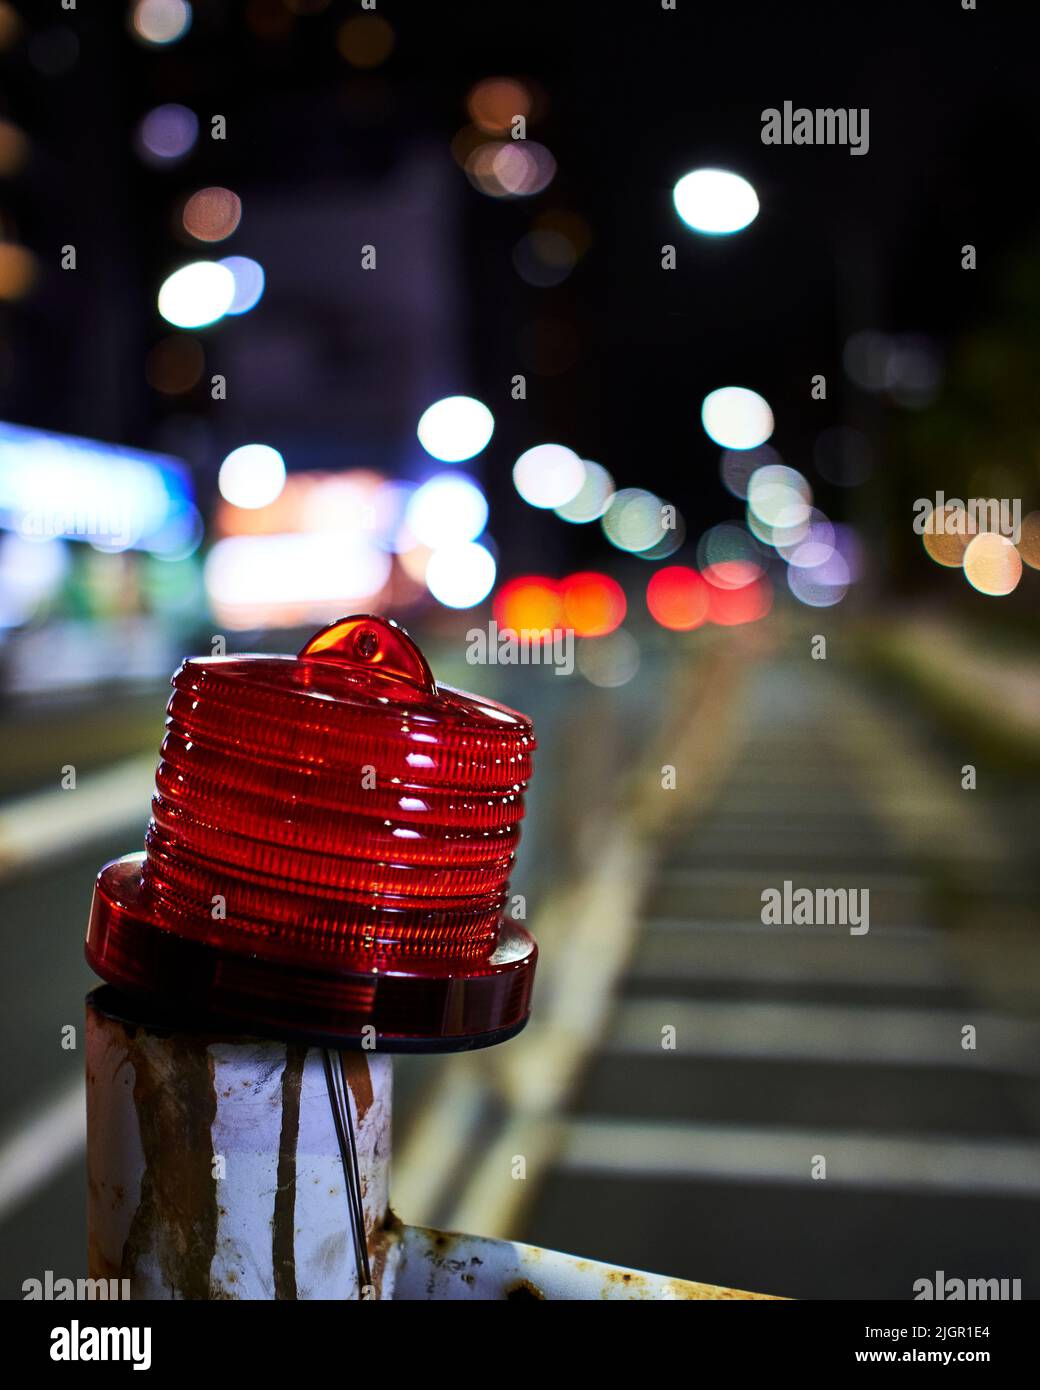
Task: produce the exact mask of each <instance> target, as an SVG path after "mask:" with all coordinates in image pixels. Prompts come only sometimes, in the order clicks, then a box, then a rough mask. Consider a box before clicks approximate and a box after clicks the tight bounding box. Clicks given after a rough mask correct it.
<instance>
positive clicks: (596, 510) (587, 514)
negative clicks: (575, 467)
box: [554, 459, 615, 526]
mask: <svg viewBox="0 0 1040 1390" xmlns="http://www.w3.org/2000/svg"><path fill="white" fill-rule="evenodd" d="M582 464H583V465H584V468H585V480H584V482H583V483H582V485H581V487H580V488H579V490H578V492H577V493H576V494H575V496H574V497H572V498H571V500H570V501H569V502H564V503H563V505H562V506H560V507H556V508H555V509H554V510H555V512H556V515H557V516H558V517H560V518H561V520H563V521H570V522H572V523H573V524H574V525H577V526H580V525H583V524H584V523H585V522H588V521H598V520H599V518H600V517H601V516H602V515H603V513H604V512H605V511H606V510H607V508H608V507H609V506H610V500H611V498H612V497H613V496H614V492H615V487H614V479H613V478H612V477H611V476H610V474H609V473H608V472H607V470H606V469H605V468H604V467H603V465H602V464H601V463H593V462H592V460H591V459H582Z"/></svg>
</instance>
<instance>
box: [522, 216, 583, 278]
mask: <svg viewBox="0 0 1040 1390" xmlns="http://www.w3.org/2000/svg"><path fill="white" fill-rule="evenodd" d="M577 260H578V255H577V252H576V251H575V249H574V246H573V245H572V244H571V242H570V241H569V240H568V238H567V237H565V236H564V235H563V233H562V232H557V231H553V230H552V228H548V227H545V228H539V227H536V228H535V229H534V231H531V232H528V233H527V235H526V236H523V237H521V238H520V240H519V241H518V242H517V243H516V245H515V246H514V247H513V266H514V267H515V269H516V273H517V274H518V275H519V276H520V278H521V280H524V281H526V283H527V284H529V285H533V286H534V287H535V288H536V289H551V288H552V287H553V286H554V285H561V284H562V283H563V282H564V280H566V278H567V276H568V275H569V274H570V273H571V271H572V270H573V269H574V266H575V265H576V264H577Z"/></svg>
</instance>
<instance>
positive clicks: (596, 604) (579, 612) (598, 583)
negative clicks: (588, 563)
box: [560, 570, 628, 637]
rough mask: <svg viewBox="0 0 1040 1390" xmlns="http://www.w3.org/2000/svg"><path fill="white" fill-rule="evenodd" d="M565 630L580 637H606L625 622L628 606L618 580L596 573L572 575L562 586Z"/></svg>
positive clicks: (592, 571) (586, 572)
mask: <svg viewBox="0 0 1040 1390" xmlns="http://www.w3.org/2000/svg"><path fill="white" fill-rule="evenodd" d="M560 595H561V598H562V601H563V621H564V626H565V627H571V628H573V629H574V632H575V635H576V636H578V637H605V636H606V635H607V634H608V633H610V632H613V631H614V630H615V629H616V628H619V627H620V626H621V624H622V623H623V622H624V620H625V613H626V611H627V608H628V604H627V602H626V600H625V591H624V590H623V589H622V587H621V585H620V584H619V583H618V582H617V580H616V579H612V578H611V577H610V576H609V575H607V574H598V573H597V572H596V571H594V570H583V571H581V572H580V573H578V574H571V575H568V576H567V578H566V579H564V580H563V581H562V582H561V584H560Z"/></svg>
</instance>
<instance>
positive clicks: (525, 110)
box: [466, 77, 531, 135]
mask: <svg viewBox="0 0 1040 1390" xmlns="http://www.w3.org/2000/svg"><path fill="white" fill-rule="evenodd" d="M466 109H467V110H468V111H469V116H470V120H471V121H472V122H473V123H474V125H476V126H477V127H478V128H479V129H480V130H483V131H485V132H486V133H487V134H488V135H505V134H507V133H508V131H509V130H510V128H511V126H512V123H513V120H514V118H515V117H516V116H523V117H524V119H525V120H526V119H527V117H528V116H530V114H531V93H530V91H529V90H528V89H527V87H525V86H524V84H523V83H522V82H518V81H517V80H516V79H515V78H513V77H485V78H484V79H483V81H481V82H478V83H477V84H476V86H474V87H473V88H472V89H471V91H470V94H469V96H468V97H467V98H466Z"/></svg>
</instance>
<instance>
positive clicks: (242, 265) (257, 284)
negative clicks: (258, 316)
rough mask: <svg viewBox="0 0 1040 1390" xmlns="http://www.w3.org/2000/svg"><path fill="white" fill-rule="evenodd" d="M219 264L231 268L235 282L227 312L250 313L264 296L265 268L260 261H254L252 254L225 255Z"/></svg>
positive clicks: (227, 268)
mask: <svg viewBox="0 0 1040 1390" xmlns="http://www.w3.org/2000/svg"><path fill="white" fill-rule="evenodd" d="M217 264H218V265H221V266H223V267H224V269H225V270H229V271H230V272H231V275H232V277H233V278H234V282H235V289H234V293H233V295H232V297H231V303H230V304H229V305H228V309H227V312H228V313H229V314H248V313H249V311H250V309H255V308H256V306H257V305H258V304H259V303H260V300H261V298H262V297H263V293H264V285H265V283H266V276H265V275H264V268H263V266H262V265H261V264H260V262H259V261H254V260H253V259H252V257H251V256H225V257H224V258H223V259H222V260H220V261H218V262H217Z"/></svg>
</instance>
